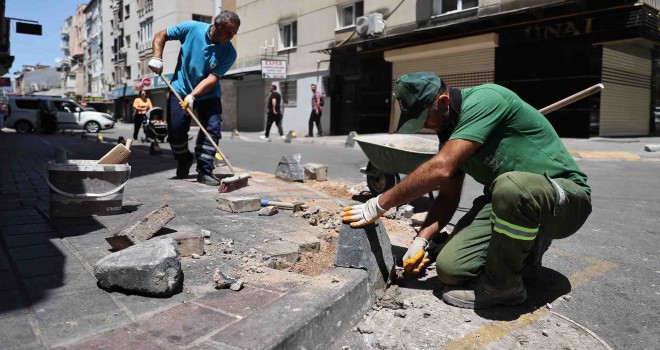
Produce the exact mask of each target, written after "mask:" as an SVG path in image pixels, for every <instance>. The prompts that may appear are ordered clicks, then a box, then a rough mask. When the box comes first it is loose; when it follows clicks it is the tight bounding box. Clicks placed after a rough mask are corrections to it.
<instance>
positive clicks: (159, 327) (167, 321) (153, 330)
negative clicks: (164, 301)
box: [138, 304, 237, 346]
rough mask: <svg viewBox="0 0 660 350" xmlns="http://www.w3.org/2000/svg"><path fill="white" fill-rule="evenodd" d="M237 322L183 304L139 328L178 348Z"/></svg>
mask: <svg viewBox="0 0 660 350" xmlns="http://www.w3.org/2000/svg"><path fill="white" fill-rule="evenodd" d="M236 320H237V318H234V317H232V316H228V315H225V314H222V313H220V312H216V311H213V310H211V309H208V308H205V307H202V306H199V305H194V304H183V305H180V306H177V307H174V308H172V309H170V310H167V311H164V312H161V313H158V314H156V315H154V316H152V317H149V319H147V320H146V321H145V322H141V323H139V324H138V328H139V329H140V330H143V331H144V332H146V333H148V334H150V335H151V336H153V337H156V338H158V339H162V340H164V341H167V342H169V343H172V344H174V345H176V346H187V345H189V344H191V343H192V342H194V341H196V340H198V339H199V338H201V337H203V336H206V335H208V334H209V333H211V332H215V331H216V330H217V329H218V328H222V327H224V326H226V325H229V324H231V323H233V322H235V321H236Z"/></svg>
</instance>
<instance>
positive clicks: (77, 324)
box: [32, 288, 128, 347]
mask: <svg viewBox="0 0 660 350" xmlns="http://www.w3.org/2000/svg"><path fill="white" fill-rule="evenodd" d="M32 309H33V310H34V317H35V318H36V321H37V322H38V324H39V329H40V331H41V334H42V335H43V337H44V338H45V339H46V342H47V344H48V345H49V347H56V346H60V345H62V344H63V343H66V342H69V341H70V340H71V339H75V338H79V337H83V336H89V335H92V334H93V333H96V332H98V331H101V330H105V329H109V328H115V327H117V326H119V325H121V324H125V323H126V322H127V321H128V317H127V316H126V315H125V314H124V313H123V312H117V311H118V308H117V304H116V303H115V302H114V301H113V300H112V298H111V297H110V295H109V294H108V293H107V292H105V291H103V290H100V289H98V288H97V289H93V290H87V291H84V292H79V293H69V294H57V295H54V294H44V295H43V297H42V298H41V299H39V300H35V301H33V302H32Z"/></svg>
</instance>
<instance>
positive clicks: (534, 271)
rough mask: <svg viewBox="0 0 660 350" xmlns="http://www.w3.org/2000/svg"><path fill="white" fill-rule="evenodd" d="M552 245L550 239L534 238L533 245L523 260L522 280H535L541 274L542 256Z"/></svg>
mask: <svg viewBox="0 0 660 350" xmlns="http://www.w3.org/2000/svg"><path fill="white" fill-rule="evenodd" d="M550 244H552V240H551V239H546V238H543V237H540V236H539V237H536V240H534V245H533V246H532V250H531V251H530V253H529V255H527V257H526V258H525V263H524V264H525V265H524V267H523V272H522V275H523V279H526V280H530V279H536V278H537V277H539V275H540V273H541V268H542V267H543V265H542V260H543V254H545V252H546V251H547V250H548V248H550Z"/></svg>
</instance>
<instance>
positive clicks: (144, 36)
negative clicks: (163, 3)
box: [140, 17, 154, 43]
mask: <svg viewBox="0 0 660 350" xmlns="http://www.w3.org/2000/svg"><path fill="white" fill-rule="evenodd" d="M153 23H154V22H153V18H152V17H149V18H147V19H146V20H145V21H143V22H141V23H140V42H141V43H146V42H150V41H151V40H152V39H153V36H154V29H153Z"/></svg>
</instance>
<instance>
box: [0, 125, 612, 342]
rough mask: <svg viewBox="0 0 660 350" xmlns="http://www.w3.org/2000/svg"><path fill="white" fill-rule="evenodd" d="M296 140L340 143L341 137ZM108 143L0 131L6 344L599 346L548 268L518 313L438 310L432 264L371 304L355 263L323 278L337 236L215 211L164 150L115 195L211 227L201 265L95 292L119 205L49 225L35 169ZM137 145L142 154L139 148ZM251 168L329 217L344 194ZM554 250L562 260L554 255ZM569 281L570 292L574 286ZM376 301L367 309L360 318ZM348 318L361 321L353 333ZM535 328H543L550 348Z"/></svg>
mask: <svg viewBox="0 0 660 350" xmlns="http://www.w3.org/2000/svg"><path fill="white" fill-rule="evenodd" d="M255 135H256V140H258V135H259V134H256V133H255V134H247V135H243V134H241V137H245V138H246V139H245V140H246V141H250V140H251V139H252V137H253V136H255ZM256 140H255V141H256ZM302 140H304V139H301V142H310V143H311V142H326V143H327V145H330V144H331V142H332V144H333V145H336V146H341V147H343V142H344V140H345V136H331V137H323V138H313V139H308V140H309V141H302ZM106 141H110V142H106V143H98V142H96V141H95V139H91V138H89V139H86V140H83V139H81V138H79V137H70V136H66V135H59V134H58V135H35V134H24V135H19V134H15V133H0V152H2V154H3V155H4V157H3V158H2V159H0V198H1V201H0V318H1V319H2V326H0V344H3V345H2V347H3V348H8V349H41V348H71V349H89V348H98V347H105V348H116V349H138V348H139V349H142V348H145V349H178V348H183V349H188V348H200V349H201V348H204V349H261V348H283V349H288V348H299V347H305V348H317V349H326V348H332V349H335V348H336V349H339V348H342V347H344V346H345V347H348V348H350V349H367V348H372V346H380V347H385V346H388V347H391V348H397V347H401V348H438V346H453V347H461V346H470V347H471V346H473V345H477V346H484V347H489V346H490V347H491V348H500V347H507V348H511V347H516V346H520V345H529V346H531V347H533V348H552V347H553V346H555V345H557V344H561V345H566V346H568V345H571V346H572V347H573V346H575V345H576V344H577V346H578V347H582V348H589V349H602V348H607V347H606V346H605V345H603V343H601V342H600V340H599V339H598V338H597V337H595V336H594V335H593V334H589V333H588V332H587V331H582V330H580V328H579V325H578V326H576V325H575V324H574V323H572V322H571V321H570V320H564V319H561V316H560V315H559V316H558V315H557V314H554V313H552V312H551V311H549V310H548V309H546V308H544V305H546V303H555V305H558V306H559V305H562V304H566V303H568V301H567V300H564V299H562V298H561V296H562V295H564V294H565V293H566V292H567V287H566V286H567V279H566V277H564V276H563V275H560V274H558V273H557V272H555V271H554V270H547V271H546V273H545V275H544V280H545V281H546V282H547V281H550V280H551V281H553V283H552V285H553V286H555V287H553V288H551V289H548V288H547V285H546V283H536V284H534V283H532V284H530V285H528V289H529V290H530V300H529V301H528V302H526V303H525V304H523V305H522V306H520V307H516V308H511V309H506V310H502V309H496V310H492V311H488V312H485V313H484V312H481V311H479V312H474V311H472V310H463V309H456V308H453V307H450V306H447V305H445V304H444V303H442V302H441V301H440V300H439V299H438V298H437V295H435V294H434V293H435V292H434V291H433V289H434V288H435V289H437V287H438V285H437V283H438V281H437V278H436V277H435V276H434V273H433V269H430V270H429V274H428V275H427V276H426V277H425V278H423V279H422V280H420V281H417V280H414V279H405V280H402V281H401V282H400V283H398V286H397V288H398V289H399V291H400V293H399V295H397V296H395V297H394V299H396V300H397V301H398V304H397V305H398V306H396V307H387V306H385V307H384V306H382V305H384V304H383V303H382V300H374V296H373V293H372V291H371V290H370V289H369V286H368V285H367V282H366V278H367V277H366V273H365V272H364V271H362V270H353V269H337V268H330V269H329V270H327V271H326V272H324V273H321V274H318V271H321V270H324V269H325V268H326V267H329V265H331V263H332V260H329V261H328V260H323V258H322V257H323V256H325V257H326V258H327V255H328V251H329V252H330V254H332V253H331V252H332V251H333V249H334V248H333V247H332V244H329V243H327V242H326V240H329V241H330V242H332V237H333V236H335V235H336V232H335V231H334V230H333V229H324V228H323V226H322V225H318V226H310V224H309V223H308V222H307V220H304V219H302V218H300V217H297V216H294V215H292V214H291V213H290V212H286V211H284V212H281V213H279V214H277V215H275V216H272V217H259V216H257V214H256V213H254V212H252V213H242V214H230V213H226V212H222V211H219V210H217V209H215V197H216V196H217V192H216V191H217V189H216V188H212V187H208V186H203V185H199V184H197V183H196V182H194V179H193V178H190V179H188V180H187V181H181V180H176V179H173V178H172V177H173V175H174V167H175V163H174V161H173V160H171V156H170V154H167V153H168V152H163V155H161V156H160V157H153V156H149V155H148V152H134V153H133V154H132V155H131V158H130V161H129V163H130V164H131V166H132V178H131V180H130V182H129V185H128V186H127V187H126V190H125V193H124V203H123V206H124V210H125V211H128V210H134V209H135V208H137V206H139V205H144V204H149V203H156V202H162V201H165V202H167V203H169V204H170V206H171V207H172V208H173V209H174V212H175V213H176V218H175V219H174V220H173V221H172V222H170V223H169V224H168V225H167V226H166V227H167V228H170V229H173V230H176V229H179V228H189V227H191V226H193V227H196V228H203V229H207V230H209V231H211V232H212V233H211V238H210V240H211V245H209V246H206V247H207V248H206V252H207V254H205V255H204V256H202V258H201V259H192V258H182V259H181V261H182V268H183V271H184V275H185V280H184V290H183V291H182V292H181V293H179V294H176V295H174V296H173V297H171V298H149V297H144V296H140V295H130V294H123V293H118V292H107V291H105V290H103V289H100V288H99V287H97V285H96V280H95V278H94V276H93V274H92V267H93V265H94V263H95V262H96V261H97V260H99V259H100V258H102V257H103V256H105V255H107V254H109V253H110V251H109V248H110V247H109V245H108V244H107V243H106V242H105V240H104V237H106V236H108V235H109V233H110V232H111V230H112V228H113V227H115V226H116V225H118V224H119V223H121V222H122V221H123V220H125V219H126V218H127V216H128V213H126V214H121V215H116V216H106V217H94V218H83V219H51V218H50V217H49V206H48V198H49V195H48V187H47V185H46V184H45V181H44V178H43V164H44V162H45V161H47V160H50V159H52V158H53V156H54V150H55V148H57V147H64V148H66V149H67V150H69V152H70V153H69V158H70V159H98V158H100V156H101V155H103V154H105V152H107V151H108V150H109V149H110V148H111V147H113V146H114V140H106ZM280 141H282V142H283V140H280ZM260 142H263V141H260ZM273 142H275V141H273ZM134 147H143V148H146V149H148V146H147V145H135V146H134ZM252 175H253V178H251V179H250V186H248V187H246V188H244V189H241V190H239V191H236V192H235V194H236V195H241V196H256V197H260V198H268V199H273V200H275V199H278V200H283V201H287V200H303V201H305V202H306V203H307V204H309V205H310V207H316V206H318V207H320V208H322V209H323V210H327V212H328V213H330V214H336V213H337V210H339V209H340V208H341V207H343V205H345V204H346V202H347V201H348V199H346V198H345V197H344V198H335V197H333V196H330V195H328V194H325V193H322V192H319V191H317V190H316V189H315V188H314V187H313V186H310V185H309V184H307V183H306V184H298V183H286V182H283V181H279V180H275V179H274V178H273V177H272V176H271V175H267V174H260V173H252ZM389 224H390V225H387V224H386V227H388V233H389V234H390V238H391V240H392V242H393V244H394V249H395V250H396V252H397V253H398V254H397V255H398V256H401V255H402V252H401V250H403V251H404V252H405V249H406V248H405V247H407V243H408V242H407V241H408V240H410V238H411V235H410V228H409V227H406V226H407V225H404V224H402V223H397V222H395V221H391V222H389ZM328 237H330V239H328ZM229 240H233V244H231V245H229V244H228V243H227V242H228V241H229ZM317 250H318V251H320V253H316V251H317ZM321 253H323V254H321ZM553 253H554V254H555V255H561V254H562V251H561V250H557V249H555V250H553ZM264 258H268V259H266V260H269V259H273V260H277V261H278V263H277V265H279V266H277V267H278V269H272V268H270V267H268V266H265V265H263V264H256V263H255V261H257V260H259V259H264ZM301 258H302V259H301ZM246 259H247V261H246ZM299 259H301V262H299V263H297V264H296V262H297V261H298V260H299ZM570 259H573V260H575V271H567V272H569V273H577V274H579V273H581V271H582V270H584V269H589V268H590V267H591V266H592V265H593V264H595V263H602V262H594V261H590V260H589V261H581V260H580V259H579V258H575V257H572V258H570ZM317 260H320V261H317ZM314 263H315V264H316V266H314V267H315V268H316V269H317V270H318V271H317V272H316V273H310V271H305V268H311V266H305V265H304V264H314ZM215 268H220V269H221V270H223V271H231V272H232V273H235V274H240V275H241V277H242V279H243V280H244V282H245V283H246V286H245V288H244V289H243V290H241V291H239V292H233V291H230V290H215V289H214V288H213V286H212V282H211V275H212V272H213V270H214V269H215ZM289 270H291V271H289ZM300 272H303V273H300ZM572 284H573V287H577V283H576V282H575V281H572ZM434 295H435V297H433V296H434ZM374 301H376V302H377V305H376V306H375V307H374V309H373V311H370V312H369V313H368V314H367V316H366V317H365V318H362V316H363V315H365V313H367V311H369V308H371V305H372V304H373V302H374ZM404 309H405V310H404ZM401 311H404V313H403V316H402V314H401ZM496 320H508V321H496ZM546 324H551V325H552V327H550V326H549V325H546ZM355 325H358V327H359V328H352V327H354V326H355ZM369 327H371V332H369V331H368V328H369ZM351 329H352V330H351ZM543 332H546V333H547V332H550V333H549V334H550V336H551V337H552V339H553V342H552V343H548V342H547V336H546V335H544V334H542V333H543ZM430 335H433V336H432V337H431V336H430ZM520 337H522V338H520ZM562 339H565V340H562ZM557 342H558V343H557ZM367 344H370V345H367Z"/></svg>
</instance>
